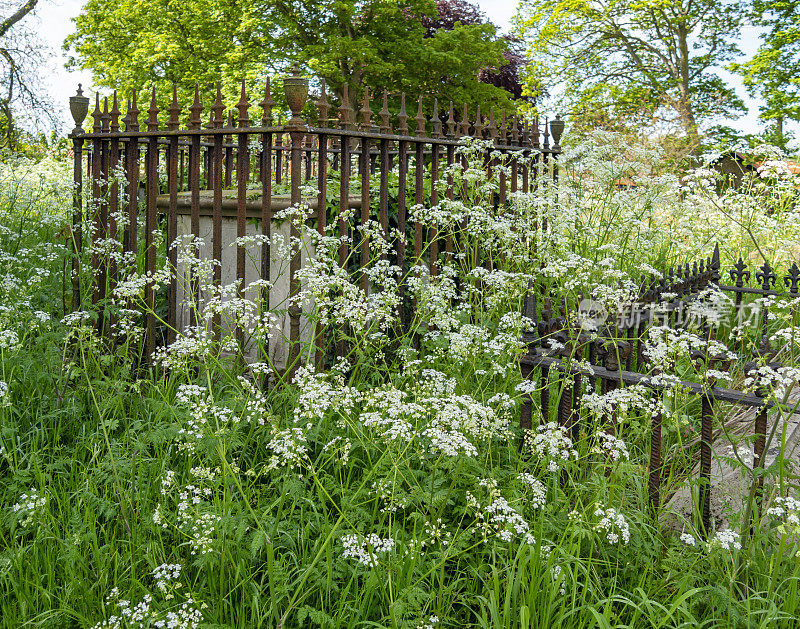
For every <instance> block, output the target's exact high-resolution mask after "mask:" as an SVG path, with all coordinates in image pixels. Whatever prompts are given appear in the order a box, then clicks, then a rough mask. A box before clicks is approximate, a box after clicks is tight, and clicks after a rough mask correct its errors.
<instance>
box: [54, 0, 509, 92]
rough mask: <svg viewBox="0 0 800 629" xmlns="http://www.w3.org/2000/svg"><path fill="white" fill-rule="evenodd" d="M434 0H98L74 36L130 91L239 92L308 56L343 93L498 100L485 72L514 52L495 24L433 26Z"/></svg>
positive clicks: (83, 54) (99, 71)
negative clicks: (430, 29)
mask: <svg viewBox="0 0 800 629" xmlns="http://www.w3.org/2000/svg"><path fill="white" fill-rule="evenodd" d="M436 10H437V9H436V3H435V2H434V1H433V0H402V1H400V0H363V1H359V2H352V1H343V0H291V1H288V0H287V1H283V0H213V1H212V0H182V1H181V2H178V1H177V0H113V1H112V0H89V1H88V2H87V3H86V5H85V6H84V9H83V11H82V12H81V14H80V15H79V16H78V18H77V19H76V33H75V34H74V35H72V36H70V37H69V38H68V39H67V41H66V42H65V48H66V49H68V50H70V51H71V53H72V57H71V64H73V65H76V66H80V67H83V68H86V69H89V70H91V71H92V72H93V73H94V75H95V78H96V82H97V84H98V85H100V86H105V87H109V88H116V89H119V90H121V91H122V92H123V93H130V92H132V91H133V90H140V94H141V93H143V92H144V91H146V90H147V89H149V88H152V87H156V88H157V90H158V91H159V93H160V94H167V93H168V89H167V88H168V86H169V85H171V84H172V83H176V84H177V85H178V87H179V90H180V92H181V98H182V99H186V98H188V97H189V92H190V90H191V89H192V88H193V86H194V83H195V82H199V83H200V85H201V86H202V87H203V89H204V91H206V92H209V91H210V90H211V89H213V84H214V83H215V82H216V81H217V80H222V81H223V84H224V85H225V90H226V93H227V95H228V96H229V97H230V98H234V94H235V93H236V91H237V89H238V84H239V82H240V81H241V80H242V79H248V80H250V81H252V82H253V83H255V82H258V81H263V79H264V78H265V77H266V76H267V75H270V74H275V73H277V72H284V71H286V69H287V67H288V66H289V64H290V63H291V62H293V61H299V62H300V63H301V64H302V65H303V66H304V67H305V68H307V69H308V70H309V71H310V72H311V73H312V74H313V75H315V76H317V77H320V78H324V79H325V80H326V81H327V83H328V85H329V86H330V87H331V91H332V93H333V94H334V95H337V94H341V90H342V87H343V86H344V84H348V85H349V87H350V89H351V93H353V94H358V93H360V92H361V91H363V87H364V86H369V87H370V88H371V89H372V90H373V93H374V92H375V91H377V90H383V89H388V90H390V91H392V92H399V91H405V92H406V93H408V94H409V96H411V97H412V98H413V97H415V96H417V95H419V94H424V95H427V96H436V97H438V98H439V99H441V100H442V101H447V100H451V99H452V100H453V101H454V102H456V103H459V104H461V103H467V104H469V105H470V106H474V105H475V104H478V103H480V104H482V105H484V104H488V103H495V104H497V105H498V106H501V107H509V106H510V100H509V94H508V92H506V91H505V90H503V89H500V88H498V87H495V86H494V85H489V84H486V83H482V82H481V81H480V80H479V72H480V70H481V69H483V68H487V67H499V66H500V65H502V63H503V62H504V60H503V52H504V51H505V50H506V49H507V46H508V44H507V42H506V41H505V40H504V39H503V38H502V37H499V36H498V34H497V30H496V28H495V27H494V26H493V25H491V24H469V25H464V24H457V25H456V26H455V27H454V28H452V29H444V28H442V29H438V30H437V31H436V32H435V33H434V34H433V36H426V34H428V35H429V33H426V29H425V27H424V26H423V24H422V16H424V15H430V14H435V12H436Z"/></svg>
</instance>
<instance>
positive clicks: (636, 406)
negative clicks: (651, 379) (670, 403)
mask: <svg viewBox="0 0 800 629" xmlns="http://www.w3.org/2000/svg"><path fill="white" fill-rule="evenodd" d="M581 406H582V407H583V408H585V409H587V410H588V411H590V412H591V413H592V414H593V415H594V416H595V417H596V418H602V417H606V418H607V417H611V414H612V413H614V418H615V420H616V421H617V422H623V421H624V420H625V419H626V418H627V416H628V413H629V412H633V411H639V412H641V413H642V414H644V415H646V416H652V415H654V414H656V413H662V414H663V413H665V408H664V403H663V401H662V400H661V398H660V397H659V396H654V395H652V392H651V390H649V389H648V388H647V387H645V386H643V385H641V384H634V385H632V386H629V387H620V388H617V389H611V390H610V391H608V392H607V393H587V394H584V395H583V397H581Z"/></svg>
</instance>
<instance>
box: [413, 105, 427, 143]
mask: <svg viewBox="0 0 800 629" xmlns="http://www.w3.org/2000/svg"><path fill="white" fill-rule="evenodd" d="M417 102H418V103H419V106H418V107H417V116H416V118H414V120H415V121H416V123H417V130H416V134H417V136H419V137H422V138H424V137H425V122H426V120H425V114H424V113H422V96H420V97H419V98H418V99H417Z"/></svg>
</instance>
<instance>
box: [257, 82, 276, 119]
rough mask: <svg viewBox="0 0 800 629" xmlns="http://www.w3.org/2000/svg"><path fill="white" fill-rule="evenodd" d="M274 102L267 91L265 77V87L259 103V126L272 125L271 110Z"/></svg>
mask: <svg viewBox="0 0 800 629" xmlns="http://www.w3.org/2000/svg"><path fill="white" fill-rule="evenodd" d="M274 105H275V102H274V101H273V100H272V94H270V91H269V77H267V81H266V87H265V88H264V99H263V100H262V101H261V102H260V103H259V106H260V107H261V111H262V113H261V126H263V127H268V126H270V125H271V124H272V108H273V106H274Z"/></svg>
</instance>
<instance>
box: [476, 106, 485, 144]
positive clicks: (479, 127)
mask: <svg viewBox="0 0 800 629" xmlns="http://www.w3.org/2000/svg"><path fill="white" fill-rule="evenodd" d="M474 127H475V137H476V138H479V139H480V138H483V130H484V129H485V128H486V125H485V124H483V116H481V106H480V105H478V109H477V113H476V114H475V125H474Z"/></svg>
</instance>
